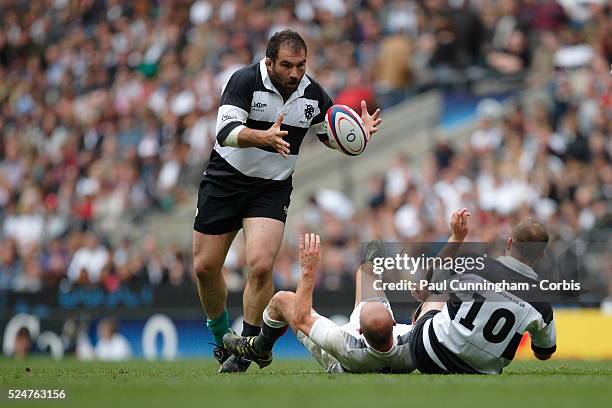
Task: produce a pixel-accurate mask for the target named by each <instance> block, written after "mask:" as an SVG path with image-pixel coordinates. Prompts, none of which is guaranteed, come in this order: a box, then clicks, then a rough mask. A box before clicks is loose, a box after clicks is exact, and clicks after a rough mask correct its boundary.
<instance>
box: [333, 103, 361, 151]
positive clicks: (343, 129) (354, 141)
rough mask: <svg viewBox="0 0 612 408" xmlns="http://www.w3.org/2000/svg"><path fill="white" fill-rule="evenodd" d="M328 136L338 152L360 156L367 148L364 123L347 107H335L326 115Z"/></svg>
mask: <svg viewBox="0 0 612 408" xmlns="http://www.w3.org/2000/svg"><path fill="white" fill-rule="evenodd" d="M325 123H326V124H327V135H328V136H329V139H330V141H333V142H335V144H336V145H337V146H338V150H340V151H341V152H342V153H344V154H347V155H349V156H359V155H360V154H361V153H363V151H364V150H365V148H366V145H367V144H368V139H367V138H366V131H365V126H364V124H363V121H362V120H361V118H360V117H359V115H357V113H355V111H354V110H352V109H351V108H349V107H348V106H346V105H334V106H332V107H331V108H329V109H328V110H327V114H326V115H325Z"/></svg>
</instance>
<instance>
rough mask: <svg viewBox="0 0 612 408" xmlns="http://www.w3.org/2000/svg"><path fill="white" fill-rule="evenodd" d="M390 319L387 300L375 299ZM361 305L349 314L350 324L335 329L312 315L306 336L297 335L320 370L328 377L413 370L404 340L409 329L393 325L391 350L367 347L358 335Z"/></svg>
mask: <svg viewBox="0 0 612 408" xmlns="http://www.w3.org/2000/svg"><path fill="white" fill-rule="evenodd" d="M377 301H380V302H381V303H383V304H384V305H385V306H386V307H387V308H388V309H389V311H390V312H391V314H392V315H393V312H392V310H391V306H390V305H389V302H388V301H387V299H384V298H381V299H377ZM364 304H365V302H362V303H360V304H359V305H357V307H356V308H355V309H354V310H353V313H352V314H351V317H350V321H349V322H348V323H347V324H345V325H343V326H338V325H337V324H335V323H334V322H332V321H331V320H329V319H328V318H326V317H323V316H320V315H318V314H317V315H315V316H316V318H317V319H316V321H315V322H314V324H313V325H312V328H311V330H310V335H309V336H307V335H306V334H304V333H302V332H298V334H297V338H298V340H299V341H300V342H301V343H302V344H304V346H305V347H306V348H307V349H308V351H309V352H310V353H311V354H312V355H313V357H314V358H315V359H316V360H317V361H318V362H319V364H321V366H322V367H323V368H324V369H325V370H326V371H327V372H330V373H343V372H351V373H374V372H380V373H409V372H411V371H413V370H414V369H415V368H416V364H415V363H414V362H413V359H412V357H411V355H410V347H409V344H408V336H409V334H410V330H411V328H412V326H410V325H406V324H397V325H395V327H394V328H393V346H392V347H391V349H390V350H389V351H386V352H381V351H378V350H376V349H374V348H373V347H371V346H370V345H369V344H368V342H367V341H366V339H365V338H364V337H363V336H362V335H361V334H360V333H359V314H360V313H361V309H362V307H363V305H364Z"/></svg>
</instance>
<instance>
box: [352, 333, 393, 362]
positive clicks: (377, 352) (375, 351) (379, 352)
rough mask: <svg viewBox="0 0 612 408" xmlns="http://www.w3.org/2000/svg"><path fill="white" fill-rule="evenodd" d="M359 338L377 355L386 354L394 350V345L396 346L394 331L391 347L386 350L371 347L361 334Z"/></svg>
mask: <svg viewBox="0 0 612 408" xmlns="http://www.w3.org/2000/svg"><path fill="white" fill-rule="evenodd" d="M361 338H362V339H363V341H364V343H365V344H366V346H368V348H369V349H370V350H371V351H372V352H373V353H374V354H376V355H379V356H386V355H389V354H391V353H392V352H393V351H395V350H396V346H397V337H395V333H394V334H393V345H392V346H391V348H390V349H389V350H387V351H380V350H376V349H375V348H374V347H372V346H371V345H370V343H368V341H367V340H366V338H365V336H364V335H363V334H362V335H361Z"/></svg>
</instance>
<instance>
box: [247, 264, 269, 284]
mask: <svg viewBox="0 0 612 408" xmlns="http://www.w3.org/2000/svg"><path fill="white" fill-rule="evenodd" d="M248 268H249V275H248V279H249V281H251V282H252V283H254V284H256V285H258V286H263V285H266V284H269V283H270V282H272V260H271V259H270V260H267V259H265V258H264V257H256V258H255V259H253V260H251V262H248Z"/></svg>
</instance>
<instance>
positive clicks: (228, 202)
mask: <svg viewBox="0 0 612 408" xmlns="http://www.w3.org/2000/svg"><path fill="white" fill-rule="evenodd" d="M245 196H246V192H245V191H243V190H240V189H238V188H233V187H228V186H225V185H223V184H222V183H219V182H217V181H214V182H213V181H211V180H208V179H206V178H205V179H203V180H202V182H201V183H200V188H199V190H198V202H197V207H196V216H195V220H194V223H193V229H194V231H197V232H200V233H202V234H205V235H224V234H227V233H230V232H235V231H238V230H240V228H242V215H241V208H242V206H243V202H244V200H245Z"/></svg>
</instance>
